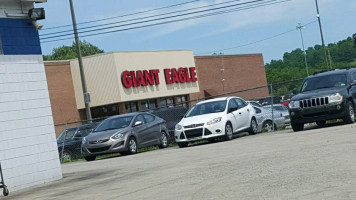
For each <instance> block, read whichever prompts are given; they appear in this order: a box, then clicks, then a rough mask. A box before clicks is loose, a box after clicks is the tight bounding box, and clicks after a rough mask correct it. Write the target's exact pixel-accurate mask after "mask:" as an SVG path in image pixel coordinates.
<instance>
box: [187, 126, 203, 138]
mask: <svg viewBox="0 0 356 200" xmlns="http://www.w3.org/2000/svg"><path fill="white" fill-rule="evenodd" d="M184 133H185V135H186V136H187V138H195V137H201V136H203V129H202V128H197V129H191V130H186V131H184Z"/></svg>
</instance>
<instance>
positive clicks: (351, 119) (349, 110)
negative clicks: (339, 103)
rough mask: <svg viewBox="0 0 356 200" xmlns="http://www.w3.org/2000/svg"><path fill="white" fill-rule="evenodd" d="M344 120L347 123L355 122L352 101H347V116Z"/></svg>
mask: <svg viewBox="0 0 356 200" xmlns="http://www.w3.org/2000/svg"><path fill="white" fill-rule="evenodd" d="M343 121H344V122H345V123H346V124H352V123H354V122H355V109H354V106H353V104H352V102H351V101H347V103H346V116H345V117H344V119H343Z"/></svg>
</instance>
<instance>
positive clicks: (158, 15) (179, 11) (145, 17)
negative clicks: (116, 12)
mask: <svg viewBox="0 0 356 200" xmlns="http://www.w3.org/2000/svg"><path fill="white" fill-rule="evenodd" d="M236 1H241V0H232V1H227V2H223V3H217V4H211V5H207V6H200V7H196V8H190V9H185V10H178V11H174V12H167V13H162V14H156V15H151V16H144V17H139V18H135V19H129V20H124V21H118V22H111V23H106V24H99V25H95V26H88V27H82V28H79V29H80V30H83V29H90V28H98V27H102V26H107V25H113V24H120V23H124V22H130V21H137V20H141V19H147V18H153V17H160V16H164V15H171V14H174V13H181V12H187V11H190V10H198V9H201V8H206V7H212V6H217V5H223V4H228V3H232V2H236ZM187 14H189V13H187ZM101 21H103V20H101ZM65 32H73V30H65V31H57V32H52V33H46V34H41V36H45V35H53V34H57V33H65Z"/></svg>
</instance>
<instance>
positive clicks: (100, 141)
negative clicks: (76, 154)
mask: <svg viewBox="0 0 356 200" xmlns="http://www.w3.org/2000/svg"><path fill="white" fill-rule="evenodd" d="M107 141H109V139H104V140H96V141H89V144H101V143H104V142H107Z"/></svg>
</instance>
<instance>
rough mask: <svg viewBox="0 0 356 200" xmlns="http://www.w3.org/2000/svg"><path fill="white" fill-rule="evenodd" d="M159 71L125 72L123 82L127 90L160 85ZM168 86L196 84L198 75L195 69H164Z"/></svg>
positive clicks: (122, 76) (122, 77)
mask: <svg viewBox="0 0 356 200" xmlns="http://www.w3.org/2000/svg"><path fill="white" fill-rule="evenodd" d="M158 74H159V69H152V70H149V71H148V70H138V71H127V70H126V71H124V72H122V75H121V81H122V84H123V85H124V87H125V88H131V87H139V86H147V85H159V83H160V82H159V76H158ZM164 75H165V80H166V84H173V83H186V82H196V81H197V80H198V79H197V77H196V75H197V73H196V71H195V67H189V68H186V67H182V68H179V69H178V70H177V69H175V68H172V69H164Z"/></svg>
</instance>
